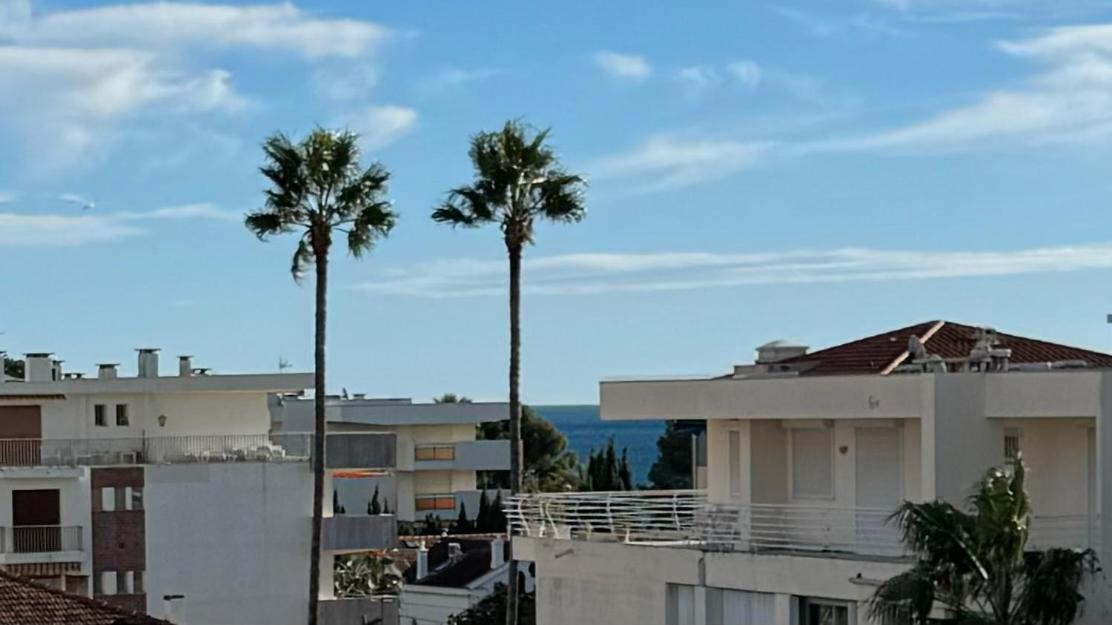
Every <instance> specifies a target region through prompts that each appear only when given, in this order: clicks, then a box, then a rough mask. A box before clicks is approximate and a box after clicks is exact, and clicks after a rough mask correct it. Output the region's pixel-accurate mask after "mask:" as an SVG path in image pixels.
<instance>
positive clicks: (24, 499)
mask: <svg viewBox="0 0 1112 625" xmlns="http://www.w3.org/2000/svg"><path fill="white" fill-rule="evenodd" d="M61 523H62V508H61V497H60V491H58V489H43V490H14V491H12V547H13V550H14V551H15V553H45V552H51V551H61V550H62V528H61V527H59V526H60V525H61Z"/></svg>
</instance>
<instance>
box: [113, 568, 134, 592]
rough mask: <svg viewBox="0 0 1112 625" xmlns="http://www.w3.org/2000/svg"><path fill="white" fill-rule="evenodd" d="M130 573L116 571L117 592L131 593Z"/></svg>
mask: <svg viewBox="0 0 1112 625" xmlns="http://www.w3.org/2000/svg"><path fill="white" fill-rule="evenodd" d="M129 578H130V575H128V572H127V571H116V594H117V595H130V594H131V586H130V585H129V584H128V581H130V580H129Z"/></svg>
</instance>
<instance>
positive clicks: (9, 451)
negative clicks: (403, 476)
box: [0, 432, 394, 468]
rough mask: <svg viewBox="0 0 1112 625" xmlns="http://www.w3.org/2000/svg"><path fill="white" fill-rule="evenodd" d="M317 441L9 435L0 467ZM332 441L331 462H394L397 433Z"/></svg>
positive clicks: (227, 458) (204, 454) (302, 451)
mask: <svg viewBox="0 0 1112 625" xmlns="http://www.w3.org/2000/svg"><path fill="white" fill-rule="evenodd" d="M312 441H313V435H312V434H308V433H300V432H296V433H284V432H280V433H271V434H192V435H182V436H145V437H131V438H79V439H65V438H50V439H38V438H7V439H0V467H78V466H112V465H133V464H178V463H191V462H308V461H309V459H310V456H311V454H312V449H313V444H312ZM327 444H328V454H329V458H328V464H329V467H359V468H389V467H392V466H393V462H394V435H393V434H379V433H373V434H354V435H348V434H330V435H328V438H327ZM333 454H335V455H333Z"/></svg>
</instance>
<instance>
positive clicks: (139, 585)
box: [132, 571, 147, 595]
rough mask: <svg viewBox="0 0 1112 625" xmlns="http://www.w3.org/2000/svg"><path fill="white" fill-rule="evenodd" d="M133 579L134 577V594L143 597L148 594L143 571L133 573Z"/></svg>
mask: <svg viewBox="0 0 1112 625" xmlns="http://www.w3.org/2000/svg"><path fill="white" fill-rule="evenodd" d="M132 577H133V580H132V581H133V586H132V592H134V593H135V594H137V595H141V594H143V593H145V592H147V591H146V589H145V588H144V587H143V571H133V575H132Z"/></svg>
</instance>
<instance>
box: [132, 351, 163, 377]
mask: <svg viewBox="0 0 1112 625" xmlns="http://www.w3.org/2000/svg"><path fill="white" fill-rule="evenodd" d="M135 351H137V352H139V377H141V378H157V377H158V348H157V347H140V348H139V349H137V350H135Z"/></svg>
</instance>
